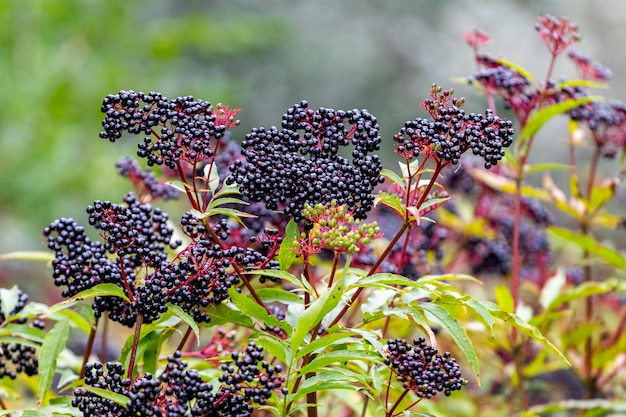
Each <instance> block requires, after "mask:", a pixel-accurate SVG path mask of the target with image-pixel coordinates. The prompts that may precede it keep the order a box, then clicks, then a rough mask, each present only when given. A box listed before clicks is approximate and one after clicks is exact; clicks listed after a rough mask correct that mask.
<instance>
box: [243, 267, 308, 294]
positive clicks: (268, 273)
mask: <svg viewBox="0 0 626 417" xmlns="http://www.w3.org/2000/svg"><path fill="white" fill-rule="evenodd" d="M249 274H251V275H252V274H254V275H261V276H264V277H270V278H278V279H281V280H283V281H285V282H287V283H288V284H290V285H292V286H293V287H295V288H296V289H304V286H303V285H302V282H301V281H300V280H299V279H298V278H296V276H295V275H293V274H291V273H289V272H287V271H277V270H275V269H265V270H263V271H252V272H250V273H249Z"/></svg>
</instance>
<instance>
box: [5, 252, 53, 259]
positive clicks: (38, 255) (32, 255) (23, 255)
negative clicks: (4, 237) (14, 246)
mask: <svg viewBox="0 0 626 417" xmlns="http://www.w3.org/2000/svg"><path fill="white" fill-rule="evenodd" d="M0 260H3V261H10V260H19V261H38V262H52V261H53V260H54V254H53V253H51V252H46V251H15V252H9V253H3V254H2V255H0Z"/></svg>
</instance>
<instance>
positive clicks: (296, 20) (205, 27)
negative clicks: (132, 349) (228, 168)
mask: <svg viewBox="0 0 626 417" xmlns="http://www.w3.org/2000/svg"><path fill="white" fill-rule="evenodd" d="M546 13H550V14H554V15H557V16H561V15H565V16H568V17H569V18H571V20H574V21H576V22H578V23H579V25H580V29H581V33H582V35H583V40H582V42H581V43H579V44H577V45H576V47H575V48H576V49H577V50H579V51H581V52H583V53H585V54H586V55H588V56H591V57H592V58H594V59H596V60H598V61H600V62H602V63H604V64H605V65H607V66H608V67H609V68H611V69H612V70H613V71H614V74H615V76H614V79H613V80H612V81H611V89H610V90H606V91H603V92H602V94H605V95H607V96H609V97H611V98H616V99H619V98H624V97H626V59H625V56H624V49H623V48H624V46H623V45H624V41H625V40H626V25H625V23H626V2H624V1H623V0H599V1H593V2H592V1H589V0H516V1H515V0H508V1H502V0H481V1H452V0H431V1H427V0H343V1H337V0H315V1H312V0H309V1H303V0H302V1H300V0H291V1H290V0H268V1H255V0H178V1H177V0H137V1H128V0H107V1H99V0H0V97H1V99H2V100H1V102H0V253H5V252H9V251H16V250H44V249H45V248H44V245H43V240H42V238H41V230H42V228H43V227H44V226H46V225H47V224H48V223H49V222H50V221H51V220H53V219H55V218H58V217H75V218H77V219H82V218H84V208H85V206H86V205H88V204H90V203H91V202H93V200H95V199H101V200H112V201H120V200H121V198H122V196H123V194H124V193H125V192H126V191H128V190H129V189H130V186H129V184H128V183H126V182H125V180H124V179H122V178H121V177H118V176H117V174H116V173H115V162H116V161H117V159H118V158H119V157H121V156H123V155H133V154H134V153H135V149H136V142H135V141H131V140H125V141H120V142H118V143H116V144H115V145H111V144H110V143H108V142H107V141H104V140H101V139H99V138H98V133H99V132H100V128H101V126H100V121H101V114H100V104H101V102H102V98H103V97H104V96H105V95H107V94H109V93H116V92H118V91H119V90H121V89H133V90H136V91H150V90H154V91H160V92H162V93H163V94H164V95H166V96H168V97H172V96H178V95H193V96H195V97H197V98H201V99H204V100H209V101H211V102H213V103H218V102H222V103H226V104H229V105H230V106H232V107H238V108H242V109H243V111H242V112H241V113H240V115H239V116H240V118H241V121H242V123H241V126H240V127H238V128H237V129H235V130H234V131H233V132H234V136H235V138H237V139H240V138H242V137H243V136H244V135H245V133H246V132H247V131H248V130H249V129H250V128H252V127H254V126H270V125H275V124H279V123H280V118H281V115H282V114H283V112H284V111H285V109H287V108H288V107H290V106H291V105H292V104H293V103H296V102H299V101H300V100H302V99H306V100H308V101H309V102H310V103H311V106H312V107H319V106H326V107H334V108H343V109H349V108H355V107H357V108H367V109H368V110H369V111H370V112H372V113H373V114H374V115H376V116H377V117H378V119H379V121H380V124H381V126H382V131H383V134H384V137H385V138H387V139H388V140H389V142H387V143H388V144H389V145H388V146H387V147H386V149H384V152H385V153H386V154H387V155H391V153H392V145H391V135H392V134H393V132H395V131H396V130H398V129H399V127H401V126H402V124H403V122H404V121H405V120H409V119H413V118H414V117H416V116H417V115H419V114H421V113H420V110H419V109H418V105H419V101H420V100H421V99H423V98H424V97H425V96H426V94H427V92H428V89H429V87H430V85H431V84H432V83H438V84H441V85H443V86H444V87H446V88H449V87H454V88H455V89H456V91H457V93H459V94H461V95H466V96H467V97H468V107H469V108H470V110H473V109H476V110H484V108H485V107H486V103H485V100H484V99H483V98H482V97H480V96H479V95H477V93H476V92H475V91H474V90H473V89H471V88H470V87H469V86H466V85H464V84H463V83H459V82H458V81H455V80H454V79H455V77H461V78H463V77H466V76H468V75H471V74H472V73H473V71H474V68H475V67H474V63H473V57H472V52H471V50H470V49H469V47H467V45H466V44H465V42H464V41H463V39H462V35H463V33H465V32H468V31H470V30H472V29H474V28H482V29H484V30H486V31H487V32H488V33H489V34H490V35H491V36H492V38H493V41H492V43H491V44H490V45H488V46H487V48H486V51H488V52H492V53H494V54H498V55H501V56H503V57H505V58H507V59H509V60H511V61H514V62H516V63H518V64H520V65H522V66H524V67H526V68H527V69H529V70H530V71H531V72H533V73H534V74H535V75H536V76H537V77H538V78H539V79H541V78H542V76H543V75H544V74H545V72H546V70H547V62H548V52H547V50H546V49H545V47H544V45H543V43H542V41H541V39H540V38H539V37H538V36H537V35H536V34H535V31H534V28H533V26H534V24H535V22H536V19H537V16H538V15H539V14H546ZM555 76H556V78H559V77H561V76H562V77H572V76H574V70H573V67H572V66H571V65H569V62H568V61H567V60H566V59H563V60H562V61H561V62H560V64H559V66H558V67H557V69H556V72H555ZM547 132H548V133H547V134H546V136H545V137H543V138H539V139H538V140H541V141H543V142H541V144H537V145H535V146H536V147H537V148H540V149H541V148H543V149H545V150H547V154H545V153H544V154H543V155H544V156H545V155H547V156H549V157H550V158H552V159H553V157H554V155H550V153H551V152H553V151H554V152H556V151H555V150H553V149H554V148H552V145H551V144H554V143H555V141H560V140H562V139H563V138H562V137H550V133H549V132H550V130H548V131H547ZM561 132H562V131H561ZM559 134H562V133H559ZM129 139H130V138H129ZM541 154H542V152H538V156H537V157H541ZM32 268H36V267H29V266H25V265H24V263H23V262H3V263H2V264H1V265H0V284H3V283H4V284H6V283H7V282H8V283H20V284H23V283H24V281H27V280H30V279H31V277H34V276H37V275H39V272H40V271H37V270H33V269H32Z"/></svg>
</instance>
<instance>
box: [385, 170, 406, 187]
mask: <svg viewBox="0 0 626 417" xmlns="http://www.w3.org/2000/svg"><path fill="white" fill-rule="evenodd" d="M380 175H382V176H383V177H385V178H387V179H388V180H389V181H391V183H392V184H401V183H402V181H403V179H402V178H400V176H399V175H398V174H396V173H395V172H393V171H392V170H390V169H387V168H383V169H382V170H381V171H380Z"/></svg>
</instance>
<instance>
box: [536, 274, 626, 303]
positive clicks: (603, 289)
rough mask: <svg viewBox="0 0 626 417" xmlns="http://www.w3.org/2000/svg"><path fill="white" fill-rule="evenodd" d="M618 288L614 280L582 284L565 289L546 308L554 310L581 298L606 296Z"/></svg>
mask: <svg viewBox="0 0 626 417" xmlns="http://www.w3.org/2000/svg"><path fill="white" fill-rule="evenodd" d="M618 288H619V283H618V282H617V281H616V280H607V281H603V282H593V281H592V282H583V283H581V284H579V285H576V286H575V287H571V288H567V289H566V290H565V291H563V292H561V293H559V294H558V295H557V296H556V297H555V298H554V299H553V300H551V302H550V304H549V305H548V307H547V310H555V309H557V308H559V307H561V306H562V305H563V304H565V303H569V302H571V301H574V300H579V299H581V298H587V297H592V296H594V295H600V294H607V293H610V292H613V291H615V290H616V289H618Z"/></svg>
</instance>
